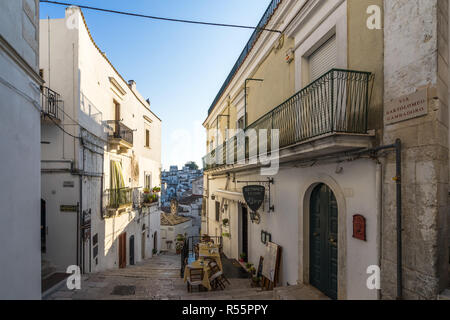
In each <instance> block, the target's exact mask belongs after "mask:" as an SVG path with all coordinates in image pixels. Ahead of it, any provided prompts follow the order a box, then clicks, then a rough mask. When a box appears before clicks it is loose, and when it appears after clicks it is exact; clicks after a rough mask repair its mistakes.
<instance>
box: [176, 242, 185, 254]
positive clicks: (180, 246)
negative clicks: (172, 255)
mask: <svg viewBox="0 0 450 320" xmlns="http://www.w3.org/2000/svg"><path fill="white" fill-rule="evenodd" d="M182 249H183V242H177V244H176V250H177V254H180V253H181V250H182Z"/></svg>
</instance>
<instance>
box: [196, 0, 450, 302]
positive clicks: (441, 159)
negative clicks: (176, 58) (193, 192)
mask: <svg viewBox="0 0 450 320" xmlns="http://www.w3.org/2000/svg"><path fill="white" fill-rule="evenodd" d="M369 6H372V7H371V10H368V9H370V8H368V7H369ZM374 8H375V9H374ZM370 12H372V15H373V14H374V13H373V12H375V17H376V19H378V22H379V23H378V24H379V25H380V27H377V26H374V27H372V25H371V24H370V23H368V21H369V22H371V23H372V24H373V21H375V20H373V19H374V16H371V14H370ZM377 12H378V14H376V13H377ZM448 17H449V12H448V1H446V0H443V1H441V0H430V1H396V0H392V1H387V0H385V1H381V0H371V1H359V0H273V1H271V3H270V5H269V7H268V9H267V11H266V12H265V14H264V16H263V17H262V19H261V22H260V24H259V27H260V28H266V29H269V30H272V31H271V32H269V31H267V30H265V31H262V30H260V29H259V30H256V31H255V32H254V34H253V35H252V36H251V38H250V39H249V42H248V44H247V45H246V46H245V48H244V50H243V52H242V54H241V56H240V57H239V58H238V61H237V62H236V64H235V66H234V67H233V69H232V71H231V72H230V75H229V76H228V78H227V79H226V81H225V83H224V85H223V86H222V88H221V89H220V91H219V92H218V94H217V97H216V98H215V100H214V101H213V103H212V105H211V107H210V108H209V110H208V116H207V118H206V120H205V122H204V123H203V126H204V127H205V129H206V130H207V141H206V144H207V146H208V150H207V152H208V154H207V156H206V157H205V158H204V174H205V178H204V195H205V200H204V201H205V209H206V210H205V215H204V216H203V221H202V233H207V234H209V235H211V236H221V235H223V234H224V233H225V234H229V235H230V236H229V237H228V236H227V237H224V238H223V250H224V253H225V255H226V256H227V257H229V258H235V259H238V258H239V255H240V253H242V252H243V253H246V255H247V256H248V260H249V262H251V263H253V264H254V265H258V262H259V258H260V256H264V250H265V244H264V241H263V240H264V239H267V235H269V239H271V241H272V242H274V243H276V244H278V245H280V246H281V247H282V253H281V264H280V275H279V279H278V284H279V285H281V286H286V285H295V284H301V285H305V284H306V285H312V286H314V287H316V288H318V289H319V290H321V291H322V292H324V293H325V294H326V295H328V296H329V297H331V298H334V299H380V298H381V299H395V298H403V299H436V297H438V295H439V294H440V292H442V291H443V290H444V289H445V288H447V286H448V270H449V252H448V246H449V242H448V234H449V233H448V212H449V210H448V208H449V207H448V194H449V193H448V190H449V187H448V175H449V170H448V153H449V148H448V135H449V130H448V121H449V113H448V99H449V95H448V92H449V90H448V81H449V79H448V74H449V72H448V70H449V68H448V65H449V64H448V61H449V52H448V38H449V37H448V30H449V26H448V21H449V18H448ZM371 19H372V20H371ZM369 26H370V27H369ZM383 26H384V29H383ZM274 30H275V31H274ZM418 97H419V98H418ZM418 106H420V107H418ZM415 107H417V108H415ZM408 108H409V109H411V110H409V109H408ZM406 109H408V110H407V111H405V114H403V111H404V110H406ZM261 129H268V130H269V134H268V133H267V132H265V131H261ZM272 129H273V130H272ZM237 130H238V131H237ZM239 130H240V131H239ZM277 130H278V131H277ZM255 131H256V133H255ZM261 132H262V135H260V136H258V134H261ZM253 133H254V135H253ZM277 134H278V137H279V139H276V136H277ZM264 135H265V137H268V136H269V137H268V142H269V143H267V142H266V141H264V142H263V144H262V145H261V144H259V143H258V142H261V140H263V139H261V137H264ZM244 136H245V137H244ZM258 137H259V141H258ZM272 137H275V139H274V140H272V141H271V138H272ZM398 142H401V145H400V143H398ZM258 145H259V146H258ZM258 147H259V153H258V152H257V151H258ZM379 147H381V148H382V149H378V148H379ZM264 150H266V151H267V150H269V151H270V153H269V155H268V160H270V161H269V162H268V161H266V160H267V158H266V159H263V158H261V157H259V158H258V156H260V155H263V156H264V155H265V156H267V154H265V151H264ZM396 150H399V151H400V150H401V152H399V153H398V154H397V155H398V156H397V157H396ZM253 160H255V161H253ZM256 160H257V161H256ZM269 166H272V169H273V170H268V169H269ZM247 185H257V186H264V187H265V195H264V203H263V205H262V207H260V209H258V210H257V214H252V212H251V210H250V209H249V207H248V202H247V201H245V199H244V195H243V191H244V187H245V186H247ZM224 219H228V220H229V223H228V225H226V224H224V223H223V220H224ZM371 266H378V267H380V268H381V289H380V290H377V288H372V287H369V286H367V279H368V277H369V275H368V274H367V272H368V268H369V267H371Z"/></svg>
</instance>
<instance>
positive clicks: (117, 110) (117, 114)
mask: <svg viewBox="0 0 450 320" xmlns="http://www.w3.org/2000/svg"><path fill="white" fill-rule="evenodd" d="M114 120H116V121H120V120H121V118H120V104H119V103H117V102H116V101H114Z"/></svg>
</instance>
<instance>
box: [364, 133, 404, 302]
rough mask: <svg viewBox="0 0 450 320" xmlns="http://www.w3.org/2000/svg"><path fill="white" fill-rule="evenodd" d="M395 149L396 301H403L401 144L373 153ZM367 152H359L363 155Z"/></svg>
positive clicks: (399, 141) (378, 149)
mask: <svg viewBox="0 0 450 320" xmlns="http://www.w3.org/2000/svg"><path fill="white" fill-rule="evenodd" d="M387 149H395V167H396V170H395V171H396V173H395V177H394V180H395V182H396V202H397V215H396V220H397V300H402V299H403V261H402V142H401V140H400V139H397V140H396V141H395V144H392V145H387V146H381V147H378V148H374V149H372V150H369V151H372V152H373V153H375V154H376V153H377V152H378V151H382V150H387ZM365 152H367V151H362V152H360V153H361V154H362V153H365Z"/></svg>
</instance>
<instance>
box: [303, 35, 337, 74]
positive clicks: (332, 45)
mask: <svg viewBox="0 0 450 320" xmlns="http://www.w3.org/2000/svg"><path fill="white" fill-rule="evenodd" d="M336 67H337V46H336V36H333V37H332V38H331V39H330V40H328V41H327V42H325V43H324V44H323V45H322V46H321V47H320V48H319V49H317V50H316V51H315V52H314V53H313V54H311V55H310V57H309V75H310V79H311V82H313V81H314V80H317V79H318V78H320V77H321V76H323V75H324V74H325V73H327V72H328V71H330V70H331V69H333V68H336Z"/></svg>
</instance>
